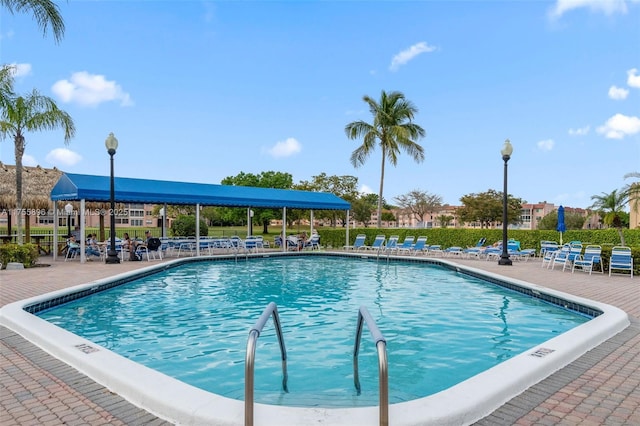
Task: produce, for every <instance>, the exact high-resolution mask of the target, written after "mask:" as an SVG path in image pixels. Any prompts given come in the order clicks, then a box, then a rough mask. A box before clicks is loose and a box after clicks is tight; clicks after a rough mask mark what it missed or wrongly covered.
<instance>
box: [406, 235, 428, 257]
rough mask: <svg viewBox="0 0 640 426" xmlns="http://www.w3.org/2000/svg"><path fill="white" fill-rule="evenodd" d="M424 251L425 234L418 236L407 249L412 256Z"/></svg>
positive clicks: (425, 249)
mask: <svg viewBox="0 0 640 426" xmlns="http://www.w3.org/2000/svg"><path fill="white" fill-rule="evenodd" d="M426 251H427V237H425V236H420V237H418V239H417V240H416V243H415V244H414V245H412V246H411V248H410V249H409V253H410V254H411V255H413V256H415V255H417V254H418V253H425V252H426Z"/></svg>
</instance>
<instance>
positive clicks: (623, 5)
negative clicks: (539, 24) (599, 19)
mask: <svg viewBox="0 0 640 426" xmlns="http://www.w3.org/2000/svg"><path fill="white" fill-rule="evenodd" d="M581 8H587V9H589V11H591V12H602V13H604V14H605V15H613V14H615V13H622V14H625V13H627V2H626V1H625V0H557V1H556V3H555V5H554V6H553V7H552V8H551V10H550V11H549V17H550V18H551V19H558V18H560V17H561V16H562V15H563V14H564V13H565V12H569V11H570V10H574V9H581Z"/></svg>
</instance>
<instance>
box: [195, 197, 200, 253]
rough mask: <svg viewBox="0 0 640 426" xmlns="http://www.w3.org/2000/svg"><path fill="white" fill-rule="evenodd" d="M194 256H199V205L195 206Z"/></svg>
mask: <svg viewBox="0 0 640 426" xmlns="http://www.w3.org/2000/svg"><path fill="white" fill-rule="evenodd" d="M196 256H200V203H197V204H196Z"/></svg>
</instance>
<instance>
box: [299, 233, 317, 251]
mask: <svg viewBox="0 0 640 426" xmlns="http://www.w3.org/2000/svg"><path fill="white" fill-rule="evenodd" d="M303 248H306V249H310V250H320V235H319V234H312V235H311V237H309V239H308V240H307V241H305V243H304V247H303Z"/></svg>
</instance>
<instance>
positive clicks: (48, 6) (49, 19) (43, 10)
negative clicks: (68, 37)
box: [0, 0, 64, 43]
mask: <svg viewBox="0 0 640 426" xmlns="http://www.w3.org/2000/svg"><path fill="white" fill-rule="evenodd" d="M0 4H1V5H2V6H3V7H4V8H5V9H7V10H8V11H9V12H10V13H12V14H13V13H14V12H27V11H31V13H32V14H33V17H34V19H35V20H36V21H37V22H38V26H39V27H40V28H42V32H43V34H46V33H47V29H48V28H49V26H51V31H52V32H53V37H54V38H55V40H56V43H59V42H60V40H62V36H63V35H64V20H63V19H62V15H61V14H60V8H59V7H58V5H57V4H55V3H54V2H53V1H51V0H0Z"/></svg>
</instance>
